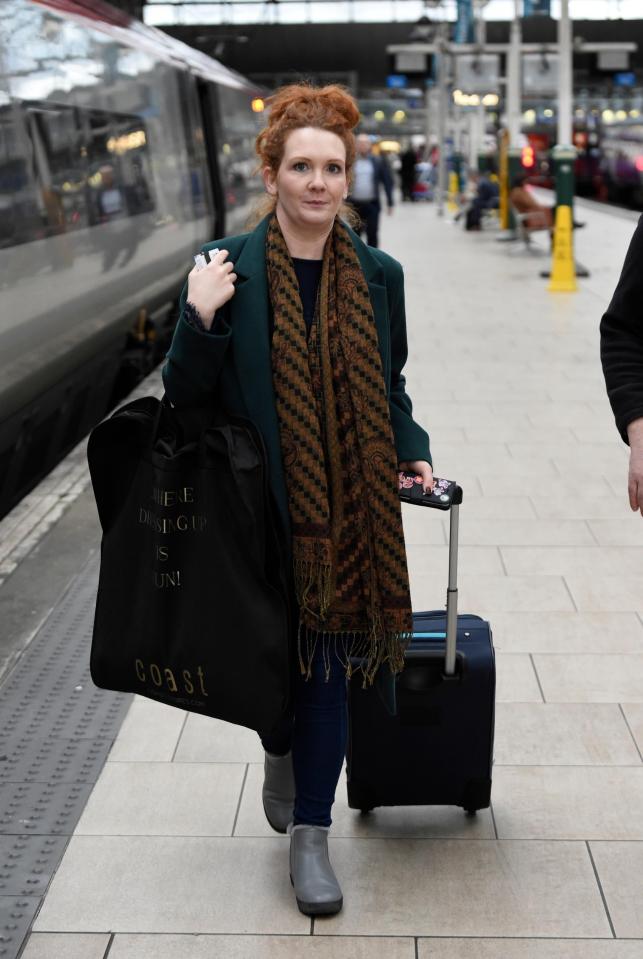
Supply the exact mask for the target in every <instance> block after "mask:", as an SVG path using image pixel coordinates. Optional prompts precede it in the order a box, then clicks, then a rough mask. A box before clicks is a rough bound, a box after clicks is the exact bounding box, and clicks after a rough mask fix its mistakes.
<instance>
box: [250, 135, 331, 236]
mask: <svg viewBox="0 0 643 959" xmlns="http://www.w3.org/2000/svg"><path fill="white" fill-rule="evenodd" d="M263 178H264V183H265V185H266V190H267V191H268V193H270V194H271V196H276V197H277V210H278V212H279V211H280V210H281V212H282V213H284V214H285V216H286V217H287V219H288V220H289V221H290V223H292V225H293V226H298V227H300V228H301V227H303V228H307V227H324V226H330V224H331V223H332V222H333V220H334V219H335V216H336V214H337V211H338V210H339V208H340V206H341V203H342V200H343V199H345V197H346V196H347V194H348V180H347V177H346V148H345V147H344V144H343V142H342V140H341V139H340V137H338V136H337V134H336V133H331V132H330V131H329V130H318V129H317V128H315V127H301V128H300V129H298V130H293V131H292V132H291V133H289V134H288V136H287V138H286V142H285V144H284V154H283V157H282V158H281V163H280V165H279V169H278V170H277V174H276V176H275V174H274V173H273V172H272V170H271V169H270V167H264V170H263Z"/></svg>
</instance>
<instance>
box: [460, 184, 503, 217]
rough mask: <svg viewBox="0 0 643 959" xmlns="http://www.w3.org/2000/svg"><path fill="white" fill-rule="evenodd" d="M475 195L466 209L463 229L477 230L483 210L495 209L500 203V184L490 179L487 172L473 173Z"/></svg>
mask: <svg viewBox="0 0 643 959" xmlns="http://www.w3.org/2000/svg"><path fill="white" fill-rule="evenodd" d="M472 180H473V186H474V189H475V195H474V197H473V199H472V201H471V204H470V206H469V208H468V210H467V214H466V220H465V229H466V230H479V229H480V227H481V221H482V212H483V210H497V209H498V205H499V203H500V185H499V183H498V181H497V179H496V180H492V179H491V178H490V177H489V174H488V173H474V174H473V176H472Z"/></svg>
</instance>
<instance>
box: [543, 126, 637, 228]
mask: <svg viewBox="0 0 643 959" xmlns="http://www.w3.org/2000/svg"><path fill="white" fill-rule="evenodd" d="M596 112H598V111H596ZM623 112H624V111H623ZM525 137H526V139H527V142H528V144H529V146H530V147H531V151H532V157H533V160H532V162H533V167H532V168H530V169H529V170H527V171H526V172H529V173H530V174H532V176H531V179H532V181H533V182H534V183H538V184H539V185H542V186H547V187H551V188H553V186H554V179H553V166H552V163H551V150H552V148H553V147H554V146H555V143H556V128H555V126H554V124H553V123H550V124H549V125H545V124H541V125H540V126H535V125H534V126H531V127H530V128H529V129H528V130H526V131H525ZM573 141H574V146H575V147H576V150H577V156H576V160H575V163H574V176H575V190H576V194H577V195H578V196H580V197H587V198H588V199H592V200H598V201H600V202H604V203H609V204H611V205H614V206H621V207H626V208H627V209H631V210H641V211H643V119H640V118H638V117H630V116H625V117H618V116H614V117H613V118H610V119H603V118H602V117H599V116H594V115H589V116H588V117H587V118H586V119H585V120H576V121H575V123H574V130H573Z"/></svg>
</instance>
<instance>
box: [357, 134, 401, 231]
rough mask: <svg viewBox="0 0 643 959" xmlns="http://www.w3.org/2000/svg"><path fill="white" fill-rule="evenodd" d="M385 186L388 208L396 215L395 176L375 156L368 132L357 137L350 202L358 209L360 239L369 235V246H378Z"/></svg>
mask: <svg viewBox="0 0 643 959" xmlns="http://www.w3.org/2000/svg"><path fill="white" fill-rule="evenodd" d="M381 187H384V192H385V193H386V202H387V209H388V212H389V214H391V213H392V212H393V177H392V176H391V171H390V170H389V167H388V163H387V162H386V160H385V159H384V158H383V157H376V156H373V155H372V153H371V140H370V137H369V136H368V135H367V134H366V133H360V135H359V136H358V137H357V159H356V160H355V165H354V166H353V184H352V188H351V194H350V196H349V198H348V202H349V203H350V204H351V205H352V206H354V207H355V209H356V210H357V212H358V213H359V216H360V219H361V221H362V225H361V229H360V230H359V233H360V236H361V235H362V234H363V233H366V242H367V243H368V245H369V246H377V245H378V238H377V233H378V228H379V222H380V209H381V207H380V189H381Z"/></svg>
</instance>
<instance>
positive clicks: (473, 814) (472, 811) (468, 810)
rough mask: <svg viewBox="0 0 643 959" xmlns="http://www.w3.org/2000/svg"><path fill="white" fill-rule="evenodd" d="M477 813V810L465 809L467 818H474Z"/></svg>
mask: <svg viewBox="0 0 643 959" xmlns="http://www.w3.org/2000/svg"><path fill="white" fill-rule="evenodd" d="M477 812H478V810H477V809H465V813H466V815H467V816H475V814H476V813H477Z"/></svg>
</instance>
